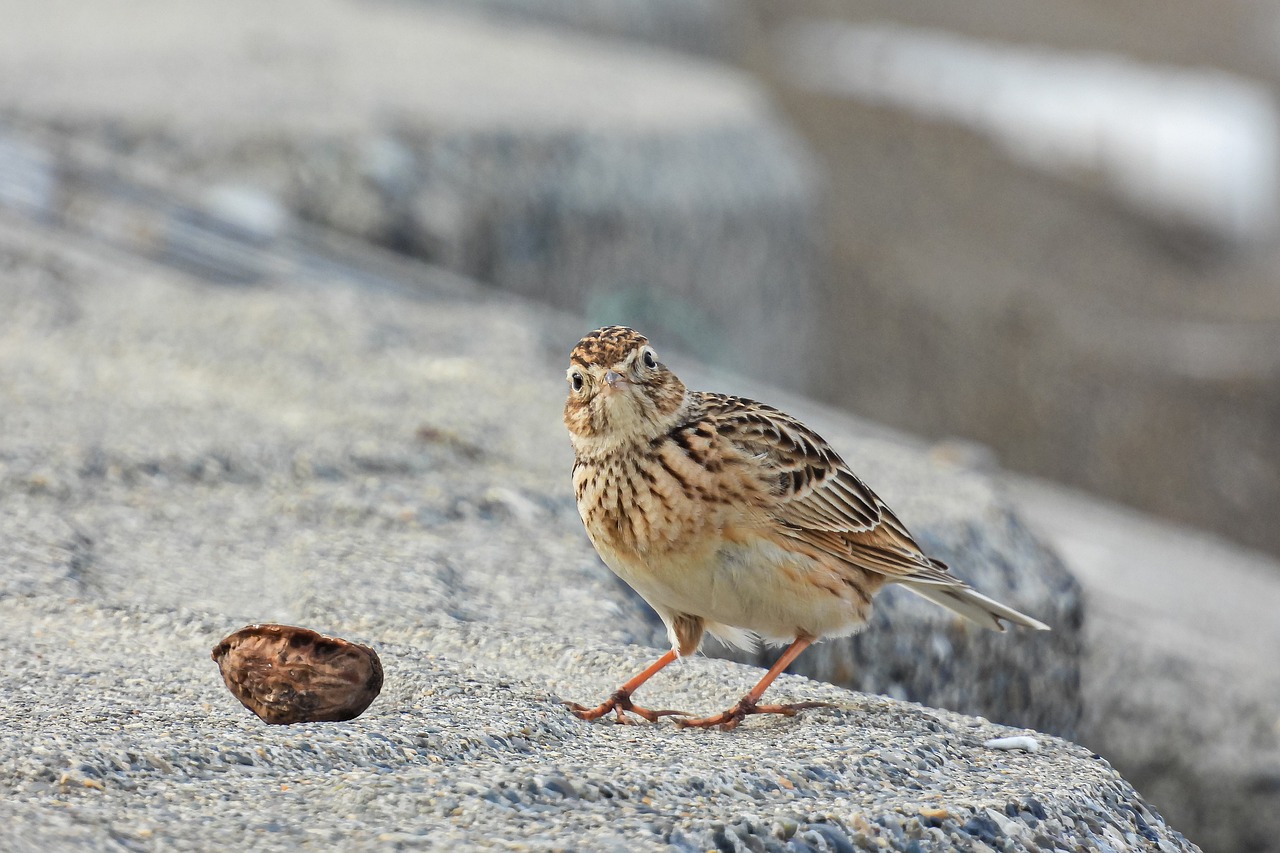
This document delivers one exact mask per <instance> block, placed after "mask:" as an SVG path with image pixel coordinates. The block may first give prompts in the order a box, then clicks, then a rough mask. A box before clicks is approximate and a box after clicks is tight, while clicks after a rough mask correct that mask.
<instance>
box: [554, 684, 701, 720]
mask: <svg viewBox="0 0 1280 853" xmlns="http://www.w3.org/2000/svg"><path fill="white" fill-rule="evenodd" d="M565 705H567V706H568V707H569V710H570V711H572V712H573V715H574V716H575V717H577V718H578V719H580V720H598V719H600V718H601V717H603V716H604V715H605V714H608V713H609V712H610V711H613V712H614V714H615V715H616V716H617V718H618V722H619V723H621V724H622V725H624V726H633V725H636V720H633V719H632V718H631V717H628V716H627V712H630V713H632V714H635V715H636V716H638V717H643V718H644V719H646V720H648V721H649V722H651V723H656V722H658V720H660V719H662V718H663V717H687V716H689V713H688V712H687V711H670V710H664V711H654V710H651V709H649V708H644V707H641V706H640V705H636V704H633V703H632V701H631V694H630V693H627V692H626V691H624V690H619V691H618V692H617V693H614V694H613V695H612V696H610V697H609V698H608V699H606V700H604V701H603V702H601V703H600V704H599V705H597V706H596V707H594V708H588V707H587V706H586V705H579V704H578V703H577V702H565Z"/></svg>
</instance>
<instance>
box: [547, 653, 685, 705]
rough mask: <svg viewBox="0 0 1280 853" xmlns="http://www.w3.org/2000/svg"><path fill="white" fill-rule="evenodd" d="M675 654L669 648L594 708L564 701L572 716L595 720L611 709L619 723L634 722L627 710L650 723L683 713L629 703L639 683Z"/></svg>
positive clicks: (648, 677)
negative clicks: (653, 709) (654, 709)
mask: <svg viewBox="0 0 1280 853" xmlns="http://www.w3.org/2000/svg"><path fill="white" fill-rule="evenodd" d="M676 656H677V655H676V650H675V649H671V650H670V651H668V652H667V653H666V654H665V655H663V656H662V657H660V658H658V659H657V660H656V661H654V662H653V663H652V664H650V665H649V668H648V669H646V670H645V671H644V672H642V673H640V674H639V675H637V676H636V677H635V678H633V679H631V680H630V681H628V682H627V683H626V684H624V685H622V686H621V687H619V688H618V690H617V692H615V693H614V694H613V695H612V696H610V697H609V698H608V699H606V700H604V701H603V702H601V703H600V704H599V705H597V706H596V707H594V708H588V707H586V706H585V705H579V704H578V703H576V702H566V703H565V704H566V705H568V706H569V709H570V710H571V711H573V713H574V716H576V717H578V718H579V719H582V720H597V719H599V718H600V717H603V716H604V715H605V714H607V713H609V712H610V711H613V712H615V713H616V714H617V715H618V722H620V723H634V722H635V720H632V719H631V718H630V717H628V716H627V715H626V712H627V711H630V712H631V713H633V714H636V715H638V716H641V717H644V718H645V719H646V720H648V721H649V722H651V723H656V722H657V721H658V719H659V718H660V717H670V716H681V715H684V714H685V712H684V711H651V710H649V709H648V708H641V707H640V706H639V705H633V704H631V694H632V693H634V692H635V691H636V690H638V689H639V688H640V685H641V684H644V683H645V682H646V681H648V680H649V679H650V678H652V677H653V676H654V675H656V674H657V672H658V670H660V669H662V668H663V667H664V666H666V665H667V664H669V663H671V662H672V661H673V660H675V659H676Z"/></svg>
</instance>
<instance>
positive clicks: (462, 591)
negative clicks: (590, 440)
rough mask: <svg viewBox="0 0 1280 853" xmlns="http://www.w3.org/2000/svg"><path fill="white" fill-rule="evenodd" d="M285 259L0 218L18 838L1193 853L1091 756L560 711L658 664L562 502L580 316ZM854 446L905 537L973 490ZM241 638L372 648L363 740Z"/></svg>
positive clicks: (699, 685) (691, 684) (793, 683)
mask: <svg viewBox="0 0 1280 853" xmlns="http://www.w3.org/2000/svg"><path fill="white" fill-rule="evenodd" d="M71 197H72V198H74V194H73V195H72V196H71ZM103 204H105V202H103ZM104 209H105V208H104ZM134 221H136V220H134ZM357 257H359V256H357ZM275 260H276V262H277V266H276V267H274V269H275V270H276V272H275V273H274V274H273V275H272V276H271V277H270V278H268V279H264V280H263V281H262V282H261V283H260V284H259V285H257V286H245V285H239V286H234V287H228V286H219V285H214V284H210V283H209V282H207V281H202V280H200V279H199V278H196V277H193V276H191V275H187V274H183V273H180V272H177V271H175V270H174V269H173V268H170V267H165V266H160V265H157V264H156V263H154V262H152V261H149V260H147V259H146V258H144V257H141V256H138V255H133V254H129V253H122V252H120V251H118V250H117V249H113V248H110V247H109V246H107V245H104V244H102V243H100V242H97V241H94V240H89V239H83V238H81V237H78V236H77V234H76V233H75V232H73V231H71V230H68V229H64V228H57V227H44V226H37V225H32V224H28V223H24V222H21V221H18V220H13V219H11V218H6V219H5V220H4V221H3V222H0V263H3V267H4V270H5V275H4V276H3V279H0V281H2V282H3V285H2V286H3V287H4V288H5V290H6V293H7V294H8V296H9V297H10V298H8V299H7V300H6V301H7V303H8V304H11V305H14V306H16V307H15V310H14V311H13V312H11V313H10V314H7V315H5V316H4V317H3V318H0V322H2V323H3V334H0V387H3V388H4V390H5V395H6V398H7V399H9V400H10V401H12V402H13V404H12V405H10V406H6V407H5V408H4V409H3V410H0V436H3V441H2V443H0V483H3V488H0V518H3V519H4V520H5V521H4V533H5V535H4V536H3V537H0V565H3V567H4V573H3V576H2V577H3V580H4V588H3V591H2V593H0V594H2V596H3V597H2V598H0V610H3V613H2V614H0V621H3V623H4V624H5V625H6V629H7V630H6V632H5V635H4V638H3V639H0V644H3V648H2V649H0V651H2V652H3V654H4V655H5V657H6V659H7V660H10V661H12V662H13V663H14V665H13V666H12V667H6V669H5V671H4V673H3V675H0V683H2V684H3V687H4V689H5V691H6V694H7V695H11V696H14V697H17V698H16V700H15V701H13V702H11V703H9V704H8V705H7V706H6V707H5V709H4V710H3V712H0V713H3V715H4V719H3V721H4V724H5V725H6V726H7V728H8V730H9V731H10V732H12V733H13V736H12V737H10V738H7V739H6V740H5V741H4V745H3V747H0V767H3V768H4V769H5V771H6V772H5V773H3V774H0V778H3V779H5V780H8V781H6V782H3V783H0V785H7V786H8V787H7V788H6V789H5V792H4V794H5V795H4V796H3V797H0V800H3V801H4V803H5V805H4V806H3V807H0V808H3V810H4V811H3V814H4V816H5V818H6V830H5V831H6V833H7V834H8V838H10V839H12V842H13V843H12V845H11V846H13V847H15V848H19V849H21V848H22V847H24V846H25V847H34V846H36V845H47V844H48V843H51V842H53V841H58V842H60V843H65V844H68V845H72V846H83V847H93V848H95V849H96V848H99V847H101V846H102V845H103V844H108V843H119V844H122V845H130V844H141V845H144V846H145V845H148V844H154V845H155V846H157V847H173V846H179V847H217V846H225V844H226V843H229V842H230V840H231V839H241V840H242V839H243V838H245V837H252V838H253V839H254V841H255V845H256V846H261V847H263V848H265V849H294V848H296V847H298V846H299V845H301V844H303V843H317V844H330V845H332V844H335V843H336V844H341V845H342V846H354V847H361V846H374V845H377V844H387V843H391V842H404V843H409V842H413V843H421V844H423V845H425V846H428V847H430V846H433V845H434V846H448V845H451V844H453V845H456V844H466V845H477V844H481V843H502V844H517V843H519V844H525V845H527V846H529V847H531V848H534V849H547V848H551V847H557V846H565V845H566V844H579V843H580V844H583V845H584V846H587V847H591V848H602V847H606V848H607V847H608V846H609V845H610V844H615V846H621V845H626V844H627V843H632V844H636V843H638V844H639V845H640V846H658V845H660V844H662V843H668V844H674V845H676V847H677V849H707V848H708V847H709V846H715V845H719V846H721V847H722V848H724V849H739V848H741V849H760V847H761V846H763V847H764V848H765V849H793V850H806V849H815V850H821V849H830V850H845V849H848V847H849V846H850V845H853V844H855V843H857V844H864V843H865V844H870V843H873V840H874V839H877V838H883V839H884V840H885V843H886V844H887V845H888V846H889V847H890V848H891V849H914V848H913V846H912V845H913V843H916V842H919V843H936V844H943V843H951V842H953V841H956V840H957V839H959V840H962V841H964V843H968V841H967V840H966V839H976V840H978V841H981V842H982V843H984V844H987V845H988V846H991V847H993V848H1006V849H1036V848H1043V847H1044V846H1046V845H1048V844H1051V843H1052V844H1061V846H1066V847H1070V846H1072V845H1074V844H1077V843H1079V844H1084V845H1085V846H1094V847H1101V846H1102V845H1103V844H1109V845H1111V846H1112V847H1114V848H1116V849H1124V847H1125V846H1129V847H1138V846H1142V845H1144V844H1147V845H1150V844H1159V843H1161V842H1163V843H1164V844H1166V845H1167V849H1192V848H1190V845H1188V844H1187V843H1186V842H1185V841H1184V840H1182V839H1181V838H1180V837H1178V836H1177V835H1176V834H1175V833H1173V832H1172V831H1171V830H1169V829H1168V828H1167V827H1166V826H1165V825H1164V823H1163V822H1162V820H1161V819H1160V818H1159V816H1158V815H1157V814H1156V813H1155V812H1154V811H1153V810H1151V809H1149V808H1148V807H1147V806H1146V805H1145V804H1144V803H1143V802H1142V801H1141V799H1140V798H1139V797H1138V795H1137V794H1136V793H1134V792H1133V790H1132V788H1131V787H1129V786H1128V785H1127V784H1125V783H1124V782H1123V780H1121V779H1120V777H1118V776H1117V775H1116V774H1115V773H1114V771H1112V770H1111V768H1110V767H1109V766H1107V765H1106V763H1105V762H1103V761H1100V760H1098V759H1096V758H1094V757H1093V756H1092V755H1091V753H1088V752H1087V751H1085V750H1082V749H1080V748H1078V747H1074V746H1071V745H1070V744H1067V743H1065V742H1061V741H1057V740H1055V739H1053V738H1048V737H1044V738H1042V740H1041V742H1042V744H1043V746H1044V749H1043V750H1041V751H1040V752H1038V753H1036V754H1034V755H1027V756H1022V755H1017V754H1007V753H993V752H991V751H990V750H987V749H985V748H984V747H983V746H982V745H981V744H982V743H983V742H984V741H985V740H986V739H987V738H988V737H990V736H993V735H996V734H1003V733H1007V732H1008V730H1007V729H1004V728H1002V727H999V726H996V725H993V724H990V723H987V722H985V721H982V720H971V719H967V718H962V717H959V716H957V715H954V714H951V713H949V712H941V711H931V710H925V709H921V708H918V707H915V706H911V705H906V704H903V703H900V702H897V701H895V700H891V699H887V698H885V699H881V698H875V697H866V696H860V695H857V694H850V693H847V692H845V691H842V690H840V689H839V688H836V687H833V686H830V685H821V684H818V683H816V682H810V681H807V680H804V679H802V678H796V677H788V678H786V679H785V680H784V681H783V683H782V684H780V685H779V687H778V688H777V689H778V691H779V693H780V694H781V695H784V696H786V697H787V698H790V699H795V700H806V699H824V700H827V701H832V702H835V703H836V704H837V705H838V707H837V708H836V709H831V710H826V711H820V712H817V713H814V714H809V715H804V716H801V717H799V718H796V719H792V720H760V721H754V720H753V721H751V722H750V723H749V724H748V725H746V726H744V727H742V729H740V730H739V731H738V732H737V733H736V734H735V735H730V736H724V735H722V734H721V733H709V734H706V735H705V736H702V735H699V734H697V733H693V732H679V731H675V730H674V729H673V728H672V727H670V726H656V727H646V728H642V729H630V728H620V727H617V726H614V725H612V724H600V725H586V724H583V723H580V722H578V721H576V720H575V719H573V718H572V717H571V716H569V715H568V714H567V713H566V712H565V710H564V709H563V708H562V707H561V706H560V705H558V704H557V702H558V700H559V699H562V698H564V699H570V698H572V699H591V698H597V697H600V696H603V695H605V694H606V693H608V692H609V691H610V690H612V689H613V688H614V687H616V684H617V682H618V680H619V679H620V678H622V677H624V676H625V675H626V674H627V673H628V671H630V670H632V669H634V668H635V667H637V666H639V665H640V664H641V663H642V662H643V661H644V660H645V659H646V658H647V657H650V656H652V655H653V654H654V652H653V651H652V649H643V648H634V647H632V648H623V647H622V646H620V645H619V644H621V643H627V642H635V641H644V640H646V639H648V637H649V635H650V626H649V625H648V624H647V623H646V621H645V618H644V616H643V614H642V613H641V612H640V611H639V610H638V609H637V608H636V607H634V606H633V605H632V603H631V601H630V600H629V599H628V598H627V597H626V596H624V595H622V594H621V592H620V590H619V589H618V587H617V585H616V584H615V583H614V581H613V580H612V579H611V577H610V576H609V575H608V573H607V572H605V571H604V570H603V569H602V568H601V567H600V565H599V563H598V561H597V560H596V559H595V557H594V555H592V554H591V553H590V549H589V547H588V546H587V543H586V541H585V537H584V536H583V534H582V533H581V530H580V523H579V522H578V520H577V518H576V512H575V510H574V508H573V506H572V501H571V499H570V497H569V496H568V494H567V491H568V490H567V486H566V485H565V472H566V471H567V467H568V463H569V453H568V448H567V442H565V440H564V436H563V434H562V429H563V428H562V426H561V425H560V423H559V416H558V412H559V408H560V404H561V399H562V394H563V384H562V383H563V373H562V370H563V367H562V360H563V358H564V350H565V348H566V346H567V344H566V341H570V342H571V341H572V335H573V334H574V332H575V330H576V331H577V332H580V323H577V322H567V320H566V318H564V317H560V316H558V315H551V314H548V313H546V312H540V311H538V310H536V309H533V308H531V307H530V306H528V305H523V304H520V303H518V302H514V301H510V300H502V301H499V300H495V299H486V298H480V297H479V295H478V294H476V293H475V292H474V291H473V295H472V296H470V297H464V296H458V295H456V294H455V295H450V294H451V293H454V292H455V290H456V288H455V287H454V285H453V284H452V279H451V278H449V277H447V276H444V277H443V281H441V282H437V283H438V284H440V286H439V287H436V288H428V287H426V286H425V285H424V289H422V290H419V291H417V292H407V291H404V290H394V289H374V288H370V287H367V286H365V285H364V284H363V283H362V279H359V278H353V277H351V275H349V269H350V266H346V267H344V266H342V265H341V264H337V263H326V264H321V263H319V262H318V261H317V260H316V259H314V258H313V259H312V261H311V262H310V263H302V262H301V261H300V260H299V259H298V258H296V257H295V258H293V261H292V262H291V263H285V261H286V260H288V258H287V257H285V256H283V255H282V256H280V257H276V258H275ZM388 263H389V262H388ZM401 268H402V270H403V272H404V275H405V277H407V278H412V277H413V276H415V275H417V276H418V277H420V278H423V279H425V280H427V281H428V282H429V281H431V280H432V279H433V276H439V275H440V274H438V273H436V274H431V273H424V272H423V271H421V270H417V271H416V272H415V271H414V268H413V265H411V264H402V265H401ZM566 326H568V327H570V330H568V331H567V330H566V329H565V327H566ZM744 390H749V389H745V388H744ZM762 396H769V395H762ZM770 399H778V398H777V397H773V396H770ZM779 402H784V404H785V401H783V400H779ZM797 411H799V412H800V413H801V414H802V415H803V416H806V417H807V416H808V414H809V413H808V412H807V411H805V410H804V409H803V408H798V409H797ZM824 426H825V425H824ZM833 426H834V424H833ZM848 428H849V427H848V426H847V425H846V427H845V429H848ZM833 437H835V438H836V439H837V440H842V437H841V436H840V435H839V434H837V433H833ZM864 441H865V442H866V443H865V444H864V445H863V446H864V447H868V448H875V450H876V452H875V453H871V454H868V457H869V459H871V460H873V461H872V470H869V471H868V472H867V474H868V476H869V477H872V478H873V479H875V480H876V481H877V482H878V483H883V484H884V485H885V487H886V492H887V493H889V494H891V495H892V496H893V497H894V498H895V499H896V497H897V495H896V492H897V490H898V489H902V490H903V492H904V493H906V494H911V493H917V494H918V496H917V498H916V499H915V501H917V502H918V503H913V502H912V501H907V502H906V504H905V505H903V511H904V513H909V514H910V515H911V516H913V517H914V516H916V514H917V512H919V523H918V524H917V525H916V526H917V527H918V528H919V529H920V530H922V531H927V530H930V529H933V524H934V523H936V524H938V525H940V527H941V526H945V523H946V522H947V519H948V518H951V519H956V518H962V517H964V516H965V514H966V513H968V512H969V511H970V510H971V508H972V504H971V503H969V502H968V499H971V498H973V497H974V496H976V495H981V494H982V489H981V487H980V486H979V485H978V483H979V478H976V477H974V476H973V475H972V474H969V475H964V476H959V475H956V476H954V477H953V478H951V479H952V480H954V486H955V487H954V488H952V489H950V490H949V491H948V492H947V494H946V496H944V497H942V498H939V497H937V496H936V495H935V496H933V497H930V496H929V495H928V494H927V493H924V492H922V491H921V492H917V489H916V488H915V486H916V485H918V483H917V481H918V480H919V481H923V480H924V479H925V478H926V476H925V475H926V474H927V472H928V471H929V470H930V469H931V468H932V469H934V473H935V474H937V475H938V476H942V477H944V478H945V477H946V474H945V472H942V471H941V470H939V469H938V468H937V466H931V465H930V463H929V462H928V460H927V459H925V458H924V457H921V456H920V455H919V454H917V453H915V452H914V451H910V450H908V449H906V448H901V447H900V448H898V450H897V451H896V453H895V452H892V451H890V450H889V448H890V444H889V443H887V442H885V441H884V440H883V439H866V438H865V437H864ZM902 460H913V461H910V462H909V463H908V464H906V465H905V466H901V465H899V463H900V462H901V461H902ZM894 471H897V472H898V473H897V474H896V476H895V475H894V473H893V472H894ZM948 482H950V480H949V481H948ZM966 483H968V485H967V486H966V485H965V484H966ZM904 497H905V495H904ZM899 503H900V504H901V503H902V502H901V501H900V502H899ZM931 506H932V507H933V509H932V511H930V510H929V507H931ZM886 606H887V607H890V608H891V607H893V605H892V604H891V603H888V602H886ZM909 618H910V617H909V615H908V614H905V613H904V614H903V615H902V616H901V619H902V621H903V622H904V623H905V622H907V621H908V620H909ZM259 620H280V621H287V622H293V623H299V624H304V625H307V626H309V627H315V628H319V629H323V630H325V631H327V632H330V633H336V634H339V635H346V636H349V637H350V638H352V639H356V640H360V641H367V642H371V643H373V644H374V645H375V646H377V647H378V648H379V649H380V651H381V652H382V654H383V659H384V664H385V665H386V669H387V673H388V682H387V687H386V688H385V690H384V695H383V696H382V697H381V698H380V699H379V700H378V702H377V703H376V704H375V705H374V706H373V708H372V709H370V711H369V712H368V713H367V714H366V716H365V717H362V718H361V719H360V720H358V721H355V722H353V723H349V724H340V725H336V726H332V727H330V726H311V727H305V728H302V729H288V730H280V729H266V728H264V727H262V726H261V725H260V724H259V723H257V721H256V720H255V719H253V718H251V717H249V716H247V712H244V711H243V710H242V709H240V708H238V706H237V705H236V704H235V703H234V700H232V699H231V697H230V696H229V695H227V694H226V693H225V692H224V691H223V688H222V687H221V685H220V683H219V679H218V676H217V673H216V669H215V668H214V666H213V664H212V662H210V661H208V660H207V654H208V649H209V647H210V646H212V644H213V643H214V642H216V641H217V640H218V639H219V638H220V637H221V636H222V635H223V634H224V633H226V632H229V631H230V630H233V629H235V628H238V627H240V625H241V624H243V623H245V622H248V621H259ZM895 621H896V620H895ZM907 651H908V652H910V651H911V650H907ZM904 665H905V666H909V665H910V664H909V662H904ZM757 674H758V670H753V669H748V668H743V667H741V666H739V665H736V664H732V663H729V662H724V661H713V660H706V659H696V660H692V661H689V662H688V663H687V664H685V665H683V666H680V667H677V668H674V669H673V671H672V672H671V674H670V676H668V675H667V674H665V673H664V675H663V676H662V678H660V679H658V680H656V681H655V683H654V684H653V685H652V690H651V691H650V692H648V696H650V697H651V698H652V701H655V702H661V703H664V704H671V705H675V706H681V705H683V706H687V707H689V708H690V709H696V710H708V711H710V710H714V709H718V708H720V707H723V706H725V705H727V703H728V702H730V701H732V700H733V699H734V698H735V697H736V696H737V695H739V694H740V693H741V692H742V691H743V690H745V689H746V687H747V686H749V683H750V682H751V681H752V680H753V679H754V677H755V676H756V675H757ZM1066 687H1069V685H1067V686H1066ZM1058 689H1059V690H1062V689H1065V688H1064V686H1060V687H1059V688H1058ZM1051 695H1055V696H1060V697H1063V701H1067V700H1068V698H1069V697H1067V694H1065V693H1062V692H1059V693H1054V694H1051ZM121 839H124V840H121ZM637 839H638V840H639V841H638V842H637ZM735 839H736V840H735ZM975 843H976V842H975Z"/></svg>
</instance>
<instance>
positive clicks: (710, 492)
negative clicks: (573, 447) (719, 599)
mask: <svg viewBox="0 0 1280 853" xmlns="http://www.w3.org/2000/svg"><path fill="white" fill-rule="evenodd" d="M574 490H575V493H576V496H577V500H578V511H579V513H580V514H581V515H582V521H583V523H584V524H585V525H586V528H587V533H588V535H589V536H590V537H591V540H592V542H593V543H594V544H595V545H596V548H597V549H598V550H600V552H601V555H602V556H606V561H607V562H608V561H609V560H608V557H607V555H606V551H607V552H609V553H610V554H617V555H620V556H622V557H623V558H627V557H632V558H635V559H646V560H653V559H656V558H661V557H662V556H663V555H670V554H672V553H675V552H689V551H692V552H698V551H703V550H707V549H709V550H711V551H714V550H715V549H716V548H717V547H718V546H719V540H720V538H721V537H722V535H723V534H724V531H725V530H727V529H731V528H734V527H738V526H741V525H743V524H749V523H750V520H751V519H753V518H755V517H757V516H758V515H759V514H760V512H761V510H760V506H761V504H762V497H763V492H762V490H763V485H762V482H761V480H760V477H759V474H758V472H756V471H754V470H752V469H751V468H750V467H749V466H746V465H744V464H742V462H741V460H740V459H739V458H738V457H737V456H736V455H731V454H729V453H709V454H706V455H702V456H699V457H696V458H695V457H693V456H691V455H690V454H689V453H688V452H687V450H685V449H684V448H682V447H681V446H679V445H678V444H676V443H674V442H664V443H658V444H657V445H656V446H646V447H644V448H632V449H631V452H623V453H617V454H612V455H609V456H606V457H603V458H600V459H593V460H582V459H579V460H578V462H577V463H576V464H575V466H574Z"/></svg>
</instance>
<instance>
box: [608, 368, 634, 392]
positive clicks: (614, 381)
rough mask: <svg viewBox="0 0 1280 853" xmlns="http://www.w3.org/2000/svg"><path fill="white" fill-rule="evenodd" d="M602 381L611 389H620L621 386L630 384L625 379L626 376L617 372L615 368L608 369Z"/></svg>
mask: <svg viewBox="0 0 1280 853" xmlns="http://www.w3.org/2000/svg"><path fill="white" fill-rule="evenodd" d="M604 381H605V384H606V385H608V386H609V389H610V390H611V391H621V390H622V389H623V388H625V387H627V386H628V385H630V384H631V383H629V382H628V381H627V377H625V376H623V375H622V374H621V373H618V372H617V371H616V370H610V371H608V372H607V373H605V375H604Z"/></svg>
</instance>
